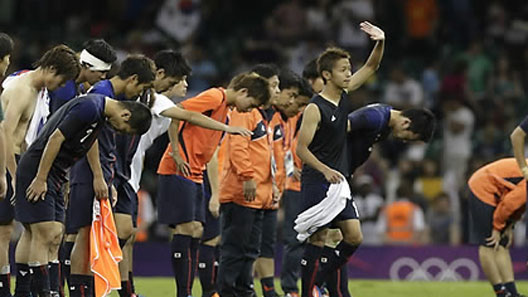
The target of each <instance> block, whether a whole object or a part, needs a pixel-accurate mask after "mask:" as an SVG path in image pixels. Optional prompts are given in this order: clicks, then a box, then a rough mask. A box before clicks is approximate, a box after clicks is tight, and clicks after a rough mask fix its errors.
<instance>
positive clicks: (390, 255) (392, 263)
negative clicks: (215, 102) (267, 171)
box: [134, 242, 528, 281]
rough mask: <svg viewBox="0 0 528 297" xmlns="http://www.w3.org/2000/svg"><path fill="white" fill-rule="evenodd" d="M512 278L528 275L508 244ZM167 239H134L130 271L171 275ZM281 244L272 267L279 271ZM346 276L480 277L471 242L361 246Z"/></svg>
mask: <svg viewBox="0 0 528 297" xmlns="http://www.w3.org/2000/svg"><path fill="white" fill-rule="evenodd" d="M510 251H511V256H512V261H513V268H514V271H515V278H516V279H528V272H527V269H526V265H525V263H526V260H527V253H526V249H525V248H511V249H510ZM169 255H170V252H169V245H168V244H167V243H159V242H156V243H154V242H152V243H137V244H136V248H135V251H134V273H135V274H136V275H138V276H172V270H171V267H170V261H168V257H169ZM281 262H282V248H281V247H279V249H278V250H277V254H276V261H275V264H276V265H275V267H276V272H277V275H279V274H280V267H281ZM348 273H349V277H350V278H355V279H392V280H395V281H397V280H421V281H462V280H478V279H481V280H482V279H484V275H483V273H482V269H481V268H480V265H479V262H478V252H477V247H474V246H458V247H451V246H361V247H360V248H359V249H358V251H357V253H356V254H355V255H354V257H352V259H351V260H350V261H349V263H348Z"/></svg>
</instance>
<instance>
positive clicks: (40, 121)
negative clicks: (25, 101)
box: [25, 88, 50, 147]
mask: <svg viewBox="0 0 528 297" xmlns="http://www.w3.org/2000/svg"><path fill="white" fill-rule="evenodd" d="M49 103H50V98H49V95H48V89H47V88H42V89H41V90H40V92H39V93H38V95H37V103H36V104H35V111H34V112H33V116H32V117H31V122H29V127H28V130H27V132H26V138H25V140H26V144H27V146H28V147H29V146H30V145H31V144H32V143H33V142H34V141H35V139H37V136H38V133H39V132H40V130H41V129H42V127H44V124H45V123H46V121H47V120H48V116H49V114H50V109H49Z"/></svg>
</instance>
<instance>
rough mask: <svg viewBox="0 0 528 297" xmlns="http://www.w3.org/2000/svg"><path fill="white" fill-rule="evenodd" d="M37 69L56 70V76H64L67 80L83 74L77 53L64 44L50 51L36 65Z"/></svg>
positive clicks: (34, 64)
mask: <svg viewBox="0 0 528 297" xmlns="http://www.w3.org/2000/svg"><path fill="white" fill-rule="evenodd" d="M33 66H35V67H42V68H52V67H53V68H55V75H57V76H58V75H62V76H64V78H65V79H66V80H70V79H76V78H77V76H79V73H80V72H81V64H79V59H78V58H77V55H76V54H75V52H74V51H73V50H72V49H71V48H69V47H67V46H66V45H64V44H61V45H57V46H55V47H53V48H52V49H50V50H48V51H47V52H46V53H44V55H43V56H42V57H41V58H40V59H39V60H38V61H37V62H35V63H33Z"/></svg>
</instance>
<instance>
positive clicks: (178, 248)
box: [171, 234, 192, 297]
mask: <svg viewBox="0 0 528 297" xmlns="http://www.w3.org/2000/svg"><path fill="white" fill-rule="evenodd" d="M191 239H192V238H191V236H188V235H181V234H174V235H173V237H172V241H171V263H172V270H173V272H174V279H175V280H176V287H177V290H178V294H177V296H179V297H182V296H190V295H191V283H190V280H191V271H192V268H191V266H192V260H191Z"/></svg>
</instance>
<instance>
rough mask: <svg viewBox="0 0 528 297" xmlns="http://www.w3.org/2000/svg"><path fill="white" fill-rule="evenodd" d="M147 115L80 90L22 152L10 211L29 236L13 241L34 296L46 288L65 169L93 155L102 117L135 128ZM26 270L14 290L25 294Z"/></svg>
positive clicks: (145, 121) (142, 128) (143, 126)
mask: <svg viewBox="0 0 528 297" xmlns="http://www.w3.org/2000/svg"><path fill="white" fill-rule="evenodd" d="M150 119H151V116H150V111H149V110H148V108H147V107H146V106H144V105H142V104H140V103H134V102H118V101H116V100H113V99H110V98H107V97H105V96H103V95H86V96H84V97H81V98H78V99H75V100H71V101H70V102H68V103H67V104H66V105H65V106H64V107H63V108H62V109H60V110H59V111H58V112H56V113H55V114H54V115H53V116H52V117H51V118H50V119H49V121H48V123H47V124H46V125H45V126H44V127H43V128H42V131H41V132H40V133H39V137H38V138H37V139H36V140H35V142H34V143H33V144H32V145H31V146H30V147H29V149H28V150H27V151H26V153H25V154H24V155H23V156H22V158H21V160H20V163H19V167H18V169H17V176H16V178H17V183H16V187H17V188H16V191H15V193H16V194H15V195H16V196H15V201H16V204H15V214H16V219H17V220H18V221H20V222H21V223H22V224H23V225H24V227H25V229H24V232H25V233H26V235H25V236H27V237H29V238H30V239H31V240H30V242H29V243H24V245H23V244H21V243H19V244H18V246H17V257H18V258H19V259H20V258H21V257H22V256H23V257H24V259H23V261H22V263H29V264H30V265H31V267H32V270H33V278H34V281H35V283H36V289H37V293H38V294H39V296H49V294H50V292H49V290H50V288H49V274H48V256H49V249H50V244H52V242H53V240H54V239H55V237H57V236H60V235H61V232H57V229H56V228H54V226H53V224H54V223H55V222H56V221H61V220H63V218H64V201H63V199H62V191H61V184H62V183H64V182H66V172H67V170H68V169H69V168H70V167H71V166H72V165H73V163H74V162H75V161H76V160H77V159H78V158H80V157H82V156H84V155H85V154H88V158H90V159H98V158H99V155H98V152H97V145H96V144H97V142H96V138H97V135H98V134H99V132H100V131H101V128H102V126H103V125H104V124H105V121H107V122H108V124H110V125H112V127H113V128H114V129H116V130H118V131H121V132H125V133H137V134H141V133H144V132H145V131H146V130H147V129H148V125H149V124H150ZM94 144H95V145H94ZM91 164H98V162H91ZM99 171H100V169H99ZM59 231H60V230H59ZM21 240H23V239H21ZM23 248H25V249H26V250H22V249H23ZM17 265H19V264H17ZM22 271H25V273H21V272H22ZM29 275H30V274H29V272H28V271H27V270H24V269H21V270H19V274H18V276H17V280H16V289H15V292H16V293H15V295H16V296H29V295H30V287H29V285H30V281H29ZM72 296H74V295H73V294H72Z"/></svg>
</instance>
